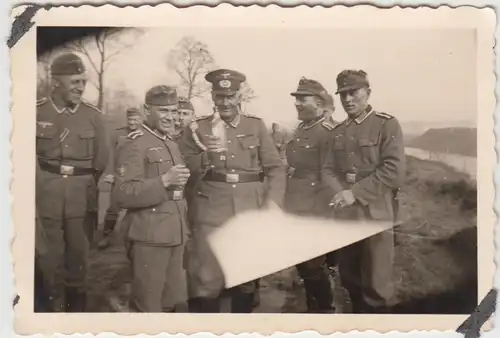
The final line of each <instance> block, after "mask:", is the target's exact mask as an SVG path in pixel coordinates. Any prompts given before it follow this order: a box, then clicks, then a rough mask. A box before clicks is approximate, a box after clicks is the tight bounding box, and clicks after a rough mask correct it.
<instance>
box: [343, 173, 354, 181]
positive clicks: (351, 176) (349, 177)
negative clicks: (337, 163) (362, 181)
mask: <svg viewBox="0 0 500 338" xmlns="http://www.w3.org/2000/svg"><path fill="white" fill-rule="evenodd" d="M345 180H346V181H347V183H356V174H355V173H347V174H345Z"/></svg>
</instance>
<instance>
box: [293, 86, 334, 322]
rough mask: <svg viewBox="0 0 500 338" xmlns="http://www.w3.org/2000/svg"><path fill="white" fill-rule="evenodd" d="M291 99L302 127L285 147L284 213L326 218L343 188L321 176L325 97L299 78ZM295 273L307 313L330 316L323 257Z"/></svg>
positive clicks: (327, 133) (328, 131) (328, 126)
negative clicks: (334, 197)
mask: <svg viewBox="0 0 500 338" xmlns="http://www.w3.org/2000/svg"><path fill="white" fill-rule="evenodd" d="M291 95H292V96H294V97H295V106H296V108H297V112H298V117H299V120H301V123H300V124H299V126H298V127H297V128H296V130H295V133H294V135H293V139H292V140H291V141H290V142H289V143H288V144H287V147H286V156H287V162H288V164H289V170H288V182H287V189H286V193H285V209H286V211H287V212H290V213H292V214H295V215H304V216H306V215H308V216H315V215H317V216H323V217H329V216H330V210H329V207H328V203H329V202H330V199H331V196H333V194H334V193H337V192H339V191H341V190H342V187H341V186H340V184H339V183H338V182H337V181H336V180H335V179H334V178H333V175H332V173H328V172H324V171H323V172H322V168H323V167H324V161H325V159H326V154H327V153H328V146H329V143H330V139H331V137H332V130H333V129H334V128H335V125H334V124H332V123H331V122H330V118H329V117H328V118H326V117H325V116H324V114H325V109H326V104H327V100H328V97H327V95H328V94H327V92H326V90H325V88H324V87H323V85H321V83H319V82H318V81H315V80H311V79H306V78H302V79H301V80H300V81H299V85H298V88H297V91H295V92H293V93H291ZM297 270H298V272H299V275H300V276H301V278H302V279H303V282H304V287H305V290H306V296H307V305H308V312H320V313H333V312H334V311H335V308H334V306H333V289H332V285H331V284H330V279H329V271H328V267H327V264H326V256H320V257H317V258H315V259H312V260H310V261H307V262H304V263H302V264H299V265H298V266H297Z"/></svg>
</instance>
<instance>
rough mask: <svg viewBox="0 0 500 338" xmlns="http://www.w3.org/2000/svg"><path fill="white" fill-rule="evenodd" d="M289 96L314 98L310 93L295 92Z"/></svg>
mask: <svg viewBox="0 0 500 338" xmlns="http://www.w3.org/2000/svg"><path fill="white" fill-rule="evenodd" d="M290 95H292V96H314V95H316V94H315V93H311V92H306V91H296V92H293V93H290Z"/></svg>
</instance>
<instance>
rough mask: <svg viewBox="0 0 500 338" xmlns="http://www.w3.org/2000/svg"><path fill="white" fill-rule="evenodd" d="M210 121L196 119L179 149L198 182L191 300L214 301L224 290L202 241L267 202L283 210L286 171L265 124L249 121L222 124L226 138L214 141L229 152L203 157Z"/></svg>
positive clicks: (252, 286) (250, 290) (244, 118)
mask: <svg viewBox="0 0 500 338" xmlns="http://www.w3.org/2000/svg"><path fill="white" fill-rule="evenodd" d="M214 117H215V115H211V116H208V117H203V118H198V119H197V120H196V121H195V122H193V123H192V124H191V127H190V128H188V129H187V130H186V132H185V133H184V137H183V139H182V141H181V143H180V148H181V151H182V153H183V155H184V158H185V160H186V163H187V165H188V168H189V169H190V170H191V172H192V173H193V175H198V177H200V180H199V181H198V182H197V184H196V194H195V195H194V197H193V203H192V206H193V208H192V210H191V212H193V217H192V219H193V232H194V241H195V242H194V243H195V245H194V246H195V250H196V252H197V257H198V261H197V264H193V265H197V266H196V267H193V266H191V267H190V270H193V271H194V272H193V274H195V275H196V274H197V275H198V276H191V277H192V278H191V280H192V281H194V282H193V283H192V284H193V287H192V290H191V295H192V296H193V297H213V296H214V295H215V296H217V295H218V293H219V291H220V288H221V287H223V275H222V272H221V271H220V269H219V267H218V264H217V262H216V260H215V258H214V257H213V254H212V253H211V250H210V248H209V247H208V244H207V243H206V237H205V236H206V235H207V234H209V233H210V232H211V231H212V230H214V229H215V228H217V227H219V226H221V225H222V224H224V223H225V222H226V221H227V220H228V219H229V218H231V217H233V216H235V215H236V214H238V213H241V212H243V211H246V210H255V209H259V208H261V207H263V206H264V205H265V203H266V201H267V199H271V200H272V201H274V202H275V203H276V204H277V205H279V206H281V207H282V206H283V196H284V188H285V168H284V166H283V165H282V162H281V160H280V158H279V155H278V152H277V150H276V147H275V145H274V143H273V140H272V138H271V136H270V135H269V134H268V132H267V129H266V126H265V125H264V122H263V121H262V120H261V119H260V118H257V117H253V116H250V115H238V117H237V118H236V119H235V121H233V122H232V123H225V122H221V123H222V124H221V126H222V130H223V131H224V134H223V135H218V136H221V138H222V139H224V141H225V145H226V148H227V151H223V152H220V153H216V152H208V151H206V150H207V149H206V146H205V145H206V144H208V140H207V135H214V132H217V129H218V128H217V127H216V126H214V123H215V121H214ZM264 172H265V174H264ZM264 176H265V178H266V179H267V182H266V185H265V186H264V184H263V183H262V181H263V179H264ZM201 271H203V275H202V273H201ZM240 287H241V289H244V290H245V291H244V292H248V293H253V292H254V291H255V290H254V289H255V283H246V284H245V285H242V286H240Z"/></svg>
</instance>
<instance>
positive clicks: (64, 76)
mask: <svg viewBox="0 0 500 338" xmlns="http://www.w3.org/2000/svg"><path fill="white" fill-rule="evenodd" d="M84 72H85V67H84V65H83V63H82V61H81V59H80V57H78V56H77V55H75V54H73V53H68V54H63V55H60V56H59V57H57V58H56V59H55V60H54V61H53V63H52V65H51V74H52V88H53V90H52V93H51V95H50V97H48V98H43V99H41V100H40V101H38V102H37V130H36V153H37V156H38V163H39V165H40V169H41V170H40V171H39V173H38V174H39V175H38V177H37V179H38V180H40V184H39V186H38V191H37V194H36V196H37V204H36V205H37V207H38V214H39V217H40V220H41V222H42V224H43V227H44V229H45V233H46V236H47V241H48V244H49V245H48V247H49V252H48V253H47V256H48V257H49V258H48V259H49V260H50V261H52V262H53V263H54V264H55V267H54V271H55V272H54V274H53V276H50V278H52V280H53V284H54V287H53V288H52V291H53V294H52V295H51V300H52V306H53V309H54V311H65V310H67V311H69V312H83V311H84V310H85V304H86V286H85V278H86V272H87V257H88V249H89V241H90V240H92V234H93V230H94V229H95V227H96V224H97V182H98V181H99V178H100V177H101V175H102V173H103V172H104V170H105V168H106V165H107V164H108V160H109V153H108V149H107V146H108V144H109V143H108V142H109V140H108V137H107V135H106V131H105V126H104V123H103V121H102V118H101V112H100V111H99V110H98V109H97V108H95V107H93V106H91V105H89V104H87V103H85V102H83V101H81V96H82V94H83V91H84V89H85V85H86V82H87V77H86V75H85V73H84ZM64 270H66V271H64Z"/></svg>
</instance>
